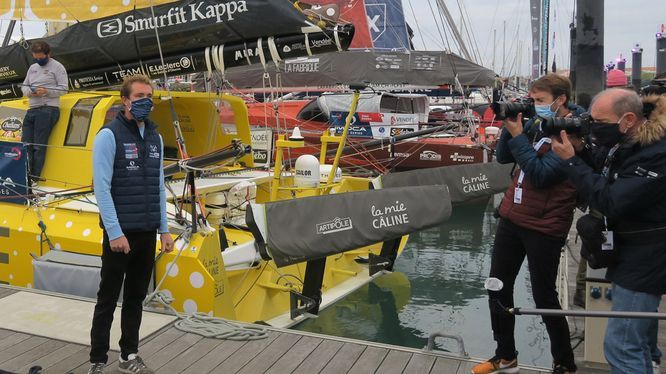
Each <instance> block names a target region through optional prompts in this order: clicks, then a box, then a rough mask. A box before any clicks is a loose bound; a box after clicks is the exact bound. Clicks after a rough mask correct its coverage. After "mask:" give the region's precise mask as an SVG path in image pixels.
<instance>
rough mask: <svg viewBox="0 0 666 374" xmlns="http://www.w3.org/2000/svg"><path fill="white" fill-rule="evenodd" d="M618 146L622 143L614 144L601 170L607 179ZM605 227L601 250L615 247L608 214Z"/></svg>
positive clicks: (608, 178)
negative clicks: (609, 228) (609, 227)
mask: <svg viewBox="0 0 666 374" xmlns="http://www.w3.org/2000/svg"><path fill="white" fill-rule="evenodd" d="M618 148H620V143H618V144H615V146H613V148H611V150H610V151H608V156H606V160H605V161H604V168H603V169H602V170H601V175H602V176H604V177H605V178H606V179H607V180H610V168H611V164H612V163H613V158H614V157H615V152H617V150H618ZM604 229H605V230H604V231H602V232H601V233H602V234H603V235H604V239H605V240H604V242H603V243H602V244H601V250H602V251H612V250H613V248H614V245H613V231H612V230H608V220H607V219H606V216H604Z"/></svg>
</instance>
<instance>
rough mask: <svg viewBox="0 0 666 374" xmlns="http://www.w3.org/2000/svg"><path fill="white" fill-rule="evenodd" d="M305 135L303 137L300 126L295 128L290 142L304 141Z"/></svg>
mask: <svg viewBox="0 0 666 374" xmlns="http://www.w3.org/2000/svg"><path fill="white" fill-rule="evenodd" d="M303 139H304V138H303V135H301V129H299V128H298V126H296V127H294V130H293V131H292V132H291V136H290V137H289V140H303Z"/></svg>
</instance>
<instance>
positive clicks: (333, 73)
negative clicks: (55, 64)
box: [225, 50, 495, 89]
mask: <svg viewBox="0 0 666 374" xmlns="http://www.w3.org/2000/svg"><path fill="white" fill-rule="evenodd" d="M277 71H279V72H280V75H281V86H282V87H285V88H288V87H289V88H291V87H298V88H305V87H307V88H311V89H330V88H336V87H339V86H348V85H350V84H358V83H363V82H367V83H369V84H370V85H371V86H372V87H375V88H377V89H408V88H410V87H415V88H418V87H428V88H432V87H438V86H441V85H446V84H455V83H456V81H455V79H456V77H457V78H458V80H459V81H460V84H462V85H463V86H490V85H492V83H493V81H494V79H495V73H493V71H492V70H490V69H487V68H484V67H483V66H480V65H477V64H475V63H473V62H471V61H468V60H465V59H464V58H462V57H460V56H457V55H455V54H452V53H446V52H444V51H409V52H399V51H393V52H391V51H365V50H350V51H345V52H341V53H326V54H322V55H317V56H312V57H302V58H296V59H291V60H287V61H285V63H284V64H281V65H280V67H279V69H278V68H276V67H275V66H269V69H268V72H269V73H271V74H275V73H276V72H277ZM261 73H263V68H262V67H261V66H253V67H248V68H232V69H230V70H229V71H228V72H227V73H226V75H225V78H226V79H227V80H228V81H229V82H231V83H233V84H234V85H235V86H236V87H238V88H241V89H243V88H259V87H262V74H261Z"/></svg>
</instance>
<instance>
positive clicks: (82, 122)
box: [65, 97, 102, 147]
mask: <svg viewBox="0 0 666 374" xmlns="http://www.w3.org/2000/svg"><path fill="white" fill-rule="evenodd" d="M100 100H102V98H101V97H94V98H89V99H81V100H79V101H78V102H77V103H76V105H74V107H72V114H71V116H70V117H69V125H68V126H67V135H66V136H65V146H70V147H84V146H85V145H86V141H87V140H88V131H89V130H90V122H91V120H92V114H93V109H95V105H97V103H99V101H100Z"/></svg>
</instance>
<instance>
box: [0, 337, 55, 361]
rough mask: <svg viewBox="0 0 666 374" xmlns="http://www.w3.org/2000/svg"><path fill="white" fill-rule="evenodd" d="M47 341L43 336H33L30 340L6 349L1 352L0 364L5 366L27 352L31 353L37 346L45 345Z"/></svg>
mask: <svg viewBox="0 0 666 374" xmlns="http://www.w3.org/2000/svg"><path fill="white" fill-rule="evenodd" d="M46 340H47V339H46V338H42V337H41V336H31V337H29V338H28V339H25V340H23V341H21V342H20V343H18V344H14V345H12V346H11V347H7V348H5V349H4V350H3V351H2V352H0V364H3V363H4V362H6V361H9V360H11V359H13V358H14V357H16V356H20V355H22V354H23V353H25V351H29V350H31V349H33V348H35V347H36V346H38V345H40V344H42V343H44V342H45V341H46Z"/></svg>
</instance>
